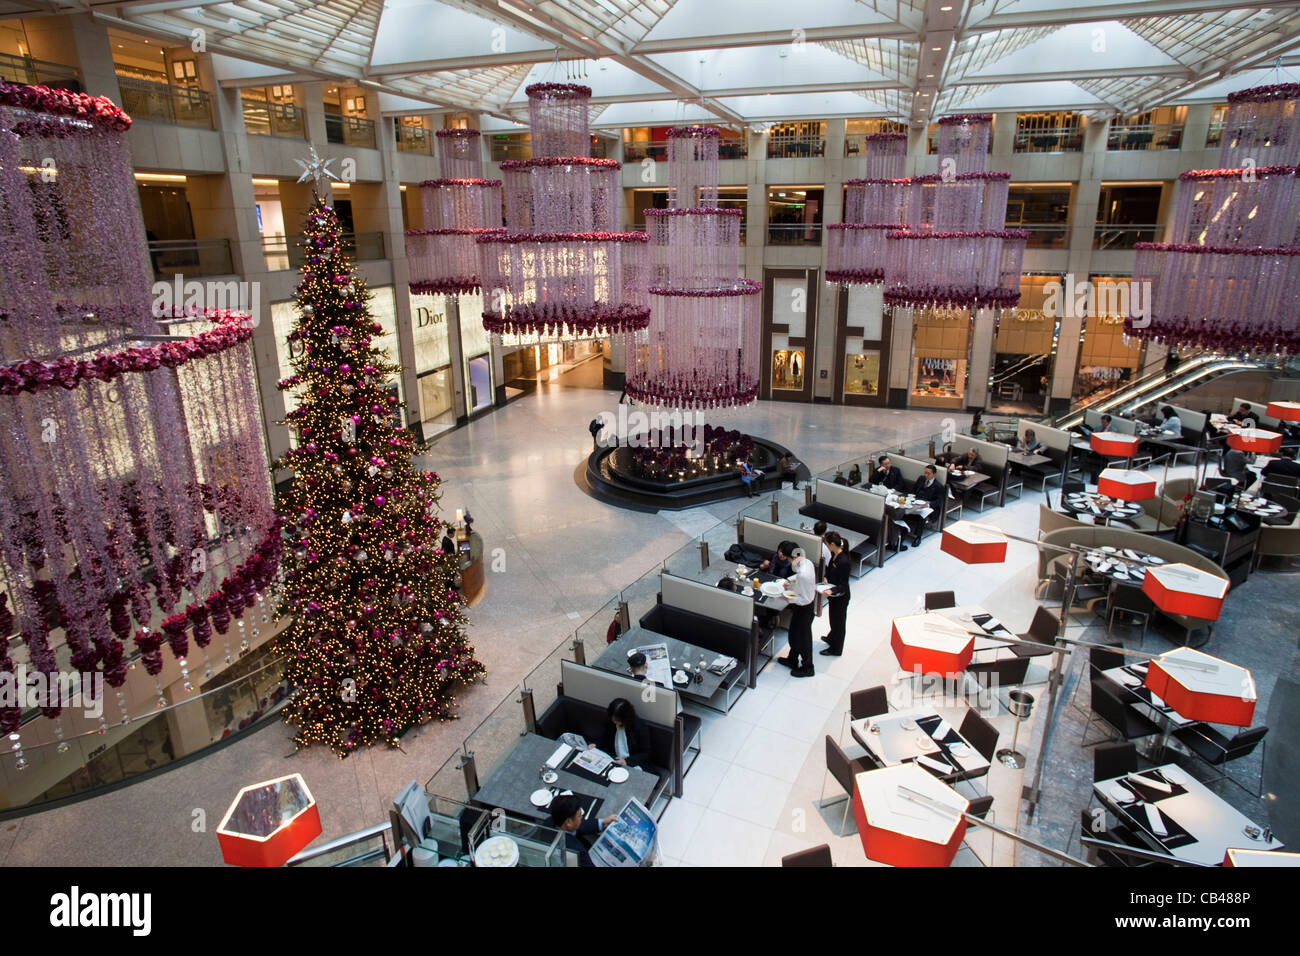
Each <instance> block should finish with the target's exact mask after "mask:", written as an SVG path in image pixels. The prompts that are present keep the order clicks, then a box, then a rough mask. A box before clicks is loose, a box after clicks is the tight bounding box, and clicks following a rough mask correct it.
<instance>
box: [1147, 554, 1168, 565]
mask: <svg viewBox="0 0 1300 956" xmlns="http://www.w3.org/2000/svg"><path fill="white" fill-rule="evenodd" d="M1147 562H1148V563H1149V564H1164V563H1165V559H1164V558H1157V557H1156V556H1155V555H1154V554H1148V555H1147Z"/></svg>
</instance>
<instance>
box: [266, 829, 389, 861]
mask: <svg viewBox="0 0 1300 956" xmlns="http://www.w3.org/2000/svg"><path fill="white" fill-rule="evenodd" d="M392 828H393V825H392V823H391V822H390V821H385V822H383V823H376V824H375V825H374V826H370V827H366V828H365V829H364V830H357V831H356V832H355V833H345V834H343V836H341V837H336V838H335V839H333V840H330V841H329V842H328V843H322V844H321V845H320V846H310V847H308V848H307V849H305V850H303V851H302V852H300V853H298V854H297V855H296V856H294V857H292V858H291V859H290V860H289V862H287V863H286V864H285V866H302V864H304V863H307V862H308V861H310V860H315V859H317V858H318V857H322V856H324V855H325V854H327V853H333V852H335V851H336V850H342V849H343V848H344V847H349V846H352V845H353V844H356V843H362V842H364V841H366V840H373V839H374V838H375V837H377V836H381V837H384V849H383V853H384V861H385V862H387V861H388V860H390V859H391V858H392V854H391V853H389V850H388V839H387V836H386V834H388V833H389V832H391V831H392ZM376 852H377V851H375V850H371V851H370V852H368V853H366V854H364V855H365V856H373V855H374V854H375V853H376ZM358 859H359V858H358ZM351 862H353V860H348V861H345V862H343V863H340V864H338V865H339V866H346V865H348V863H351Z"/></svg>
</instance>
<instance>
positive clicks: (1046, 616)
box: [1011, 604, 1061, 657]
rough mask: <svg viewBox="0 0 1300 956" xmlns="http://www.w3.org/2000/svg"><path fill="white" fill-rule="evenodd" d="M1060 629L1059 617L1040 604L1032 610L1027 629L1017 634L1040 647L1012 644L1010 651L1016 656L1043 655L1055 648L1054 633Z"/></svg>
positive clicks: (1023, 639)
mask: <svg viewBox="0 0 1300 956" xmlns="http://www.w3.org/2000/svg"><path fill="white" fill-rule="evenodd" d="M1060 630H1061V619H1060V618H1059V617H1058V616H1057V615H1056V614H1054V613H1052V612H1051V611H1050V610H1048V609H1047V608H1045V607H1043V606H1042V605H1041V604H1040V605H1039V606H1038V608H1037V609H1036V610H1035V611H1034V619H1033V620H1032V621H1030V622H1029V630H1028V631H1026V632H1025V633H1023V634H1017V635H1016V636H1017V637H1019V638H1020V639H1021V640H1022V641H1033V642H1034V643H1035V644H1041V645H1043V646H1041V647H1025V646H1024V645H1021V644H1014V645H1012V647H1011V653H1013V654H1015V655H1016V657H1044V656H1046V655H1048V654H1051V653H1053V652H1054V651H1055V650H1056V635H1057V634H1058V633H1060Z"/></svg>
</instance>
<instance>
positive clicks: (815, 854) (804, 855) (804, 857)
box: [781, 843, 834, 867]
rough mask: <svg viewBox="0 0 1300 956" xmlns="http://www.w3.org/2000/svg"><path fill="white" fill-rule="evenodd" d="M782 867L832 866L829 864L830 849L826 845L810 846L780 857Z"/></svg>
mask: <svg viewBox="0 0 1300 956" xmlns="http://www.w3.org/2000/svg"><path fill="white" fill-rule="evenodd" d="M781 865H782V866H783V867H784V866H834V864H833V863H832V862H831V848H830V846H829V845H828V844H825V843H823V844H821V845H820V846H812V847H809V848H808V849H806V850H798V851H796V852H794V853H787V854H786V855H785V856H783V857H781Z"/></svg>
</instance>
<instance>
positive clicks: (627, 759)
mask: <svg viewBox="0 0 1300 956" xmlns="http://www.w3.org/2000/svg"><path fill="white" fill-rule="evenodd" d="M593 746H598V747H600V749H601V750H603V751H605V753H607V754H609V755H610V756H611V757H613V758H614V763H616V764H618V765H619V766H620V767H643V766H645V765H646V764H647V763H649V762H650V728H649V727H647V726H646V725H645V724H643V723H641V718H640V717H638V716H637V713H636V708H635V707H633V706H632V704H631V703H630V702H629V701H628V700H627V699H626V698H623V697H615V698H614V699H613V700H611V701H610V702H609V707H607V708H606V709H605V729H604V732H603V733H602V734H601V738H600V741H599V742H598V743H597V744H593Z"/></svg>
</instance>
